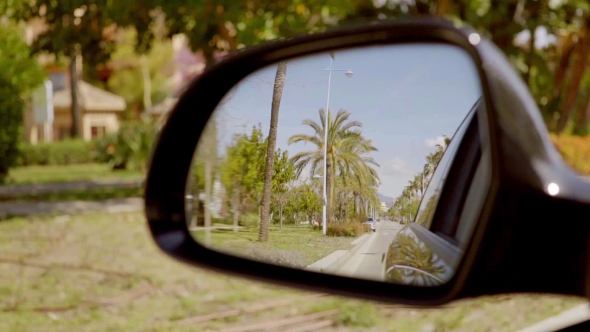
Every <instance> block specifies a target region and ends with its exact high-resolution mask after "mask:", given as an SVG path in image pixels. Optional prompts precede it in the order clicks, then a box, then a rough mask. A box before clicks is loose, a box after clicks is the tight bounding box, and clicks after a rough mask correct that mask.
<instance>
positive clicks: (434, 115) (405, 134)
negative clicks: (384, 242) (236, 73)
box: [216, 44, 481, 197]
mask: <svg viewBox="0 0 590 332" xmlns="http://www.w3.org/2000/svg"><path fill="white" fill-rule="evenodd" d="M329 65H330V56H329V55H328V54H326V53H323V54H316V55H312V56H309V57H305V58H298V59H294V60H291V61H289V63H288V67H287V76H286V77H287V78H286V83H285V87H284V91H283V96H282V100H281V108H280V114H279V126H278V137H277V147H279V148H281V149H287V150H288V151H289V155H294V154H295V153H297V152H299V151H303V150H308V149H310V148H311V145H307V146H304V145H303V144H302V143H298V144H294V145H288V144H287V140H288V139H289V137H290V136H292V135H294V134H297V133H308V134H312V131H311V128H309V127H307V126H303V125H301V122H302V121H303V120H304V119H308V118H309V119H313V120H315V121H316V122H319V114H318V110H319V109H320V108H325V107H326V101H327V90H328V71H326V70H325V69H327V68H328V67H329ZM332 68H333V69H345V70H352V71H353V72H354V75H353V76H352V77H350V78H348V77H346V76H345V74H344V71H333V72H332V86H331V92H330V94H331V95H330V109H331V110H332V112H336V111H337V110H339V109H345V110H346V111H348V112H350V113H351V117H350V120H357V121H360V122H362V124H363V127H362V130H363V135H364V136H365V137H366V138H368V139H371V140H373V145H374V146H375V147H377V148H378V149H379V151H378V152H375V153H373V155H372V156H373V157H374V158H375V160H376V161H377V162H378V163H379V164H380V167H379V168H378V169H377V170H378V173H379V175H380V177H381V182H382V185H381V186H380V188H379V192H380V193H381V194H383V195H386V196H391V197H396V196H398V195H399V194H400V193H401V191H402V189H403V187H404V186H405V185H406V184H407V182H408V181H409V180H410V179H412V178H413V176H414V174H415V173H416V172H418V171H419V170H421V169H422V167H423V165H424V163H425V157H426V155H427V154H429V153H430V152H432V151H434V145H435V144H436V143H437V142H440V140H441V135H443V134H447V135H448V136H452V134H453V133H454V132H455V130H456V129H457V128H458V126H459V124H460V123H461V121H462V120H463V118H464V117H465V116H466V115H467V113H468V112H469V110H470V109H471V107H472V106H473V104H474V103H475V101H476V100H477V99H478V98H479V97H480V95H481V88H480V83H479V80H478V77H477V74H476V71H475V70H476V69H475V65H474V64H473V63H472V62H471V60H470V59H469V57H468V55H467V54H465V53H464V51H462V50H461V49H459V48H456V47H454V46H450V45H442V44H413V45H410V44H408V45H388V46H374V47H366V48H361V49H348V50H339V51H336V52H335V60H334V62H333V65H332ZM275 72H276V65H274V66H270V67H268V68H265V69H263V70H260V71H258V72H256V73H253V74H251V75H250V76H249V77H247V78H245V79H244V80H243V81H242V82H241V83H239V84H238V85H237V86H236V89H235V91H234V92H233V93H232V94H231V98H228V102H227V103H225V104H224V105H223V106H220V107H218V109H217V111H216V112H218V113H219V117H218V119H219V120H220V122H219V126H220V131H219V132H220V140H221V142H222V143H221V144H222V145H225V144H228V143H229V141H230V140H231V137H232V136H233V134H235V133H245V132H250V130H251V127H252V126H253V125H257V124H258V123H261V124H262V128H263V130H264V132H265V135H267V134H268V129H269V123H270V107H271V101H272V88H273V82H274V76H275ZM222 149H223V148H222ZM308 175H309V174H308V173H307V172H305V173H304V174H303V176H308Z"/></svg>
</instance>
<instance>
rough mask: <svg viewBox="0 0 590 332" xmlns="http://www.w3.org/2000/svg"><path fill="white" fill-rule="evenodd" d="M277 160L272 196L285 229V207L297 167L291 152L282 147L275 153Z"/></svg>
mask: <svg viewBox="0 0 590 332" xmlns="http://www.w3.org/2000/svg"><path fill="white" fill-rule="evenodd" d="M274 158H275V162H274V169H273V175H272V196H273V200H274V202H275V205H276V206H277V208H278V212H279V223H280V225H281V229H283V207H284V206H285V202H286V200H287V198H288V197H289V194H290V193H289V190H290V189H291V188H290V187H291V186H292V182H293V180H294V179H295V169H294V168H293V163H291V161H290V160H289V152H288V151H281V150H280V149H278V150H277V152H276V153H275V154H274Z"/></svg>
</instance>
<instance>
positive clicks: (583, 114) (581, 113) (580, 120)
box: [574, 93, 590, 136]
mask: <svg viewBox="0 0 590 332" xmlns="http://www.w3.org/2000/svg"><path fill="white" fill-rule="evenodd" d="M589 106H590V93H586V96H585V97H584V100H583V101H582V102H581V103H580V105H579V107H578V111H577V113H576V126H575V127H574V135H578V136H586V135H588V112H589V111H590V107H589Z"/></svg>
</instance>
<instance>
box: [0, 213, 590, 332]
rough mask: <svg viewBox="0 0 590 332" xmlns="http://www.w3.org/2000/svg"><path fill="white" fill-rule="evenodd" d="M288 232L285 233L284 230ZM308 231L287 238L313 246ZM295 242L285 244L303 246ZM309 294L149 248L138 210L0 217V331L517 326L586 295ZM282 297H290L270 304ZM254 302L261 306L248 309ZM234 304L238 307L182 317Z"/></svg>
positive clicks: (275, 235) (493, 328) (471, 328)
mask: <svg viewBox="0 0 590 332" xmlns="http://www.w3.org/2000/svg"><path fill="white" fill-rule="evenodd" d="M301 231H303V230H301ZM251 233H254V232H251ZM279 233H280V231H276V230H274V231H273V232H272V233H271V241H272V240H275V241H277V242H282V243H285V245H287V244H288V243H290V242H291V241H288V240H286V239H283V240H280V241H279V239H281V235H280V234H279ZM296 233H297V232H291V233H289V232H284V234H285V237H286V236H287V235H288V234H291V235H293V234H296ZM245 236H246V235H245ZM251 236H252V235H248V236H246V237H248V238H249V239H252V238H251ZM314 236H315V235H309V234H307V235H306V234H305V233H301V234H297V235H293V237H294V238H297V239H306V240H311V241H312V242H311V243H315V242H313V239H314V238H315V237H314ZM225 240H226V241H225V242H223V243H226V244H227V243H228V242H227V241H231V240H230V237H226V238H225ZM244 241H249V242H253V241H250V240H245V239H244ZM347 241H351V239H350V238H348V239H347ZM299 242H300V241H295V244H289V245H294V246H295V247H297V248H303V247H304V246H303V245H301V244H299ZM302 243H305V242H304V241H303V242H302ZM291 248H293V247H291ZM301 250H303V249H301ZM309 296H310V293H308V292H303V291H301V290H295V289H288V288H282V287H277V286H272V285H269V284H263V283H259V282H256V281H248V280H244V279H240V278H237V277H232V276H229V275H223V274H218V273H213V272H210V271H207V270H206V269H199V268H193V267H189V266H186V265H182V264H180V263H178V262H176V261H174V260H171V259H170V258H168V257H166V256H165V255H164V254H162V253H161V252H160V251H159V250H158V249H157V248H156V247H155V246H154V243H153V240H152V239H151V238H150V237H149V234H148V230H147V227H146V225H145V220H144V217H143V213H123V214H85V215H72V216H61V217H30V218H13V219H10V220H7V221H4V222H2V223H0V331H216V330H221V329H226V328H234V327H238V326H247V325H251V324H256V323H262V322H267V321H271V320H278V319H284V318H290V317H295V316H300V315H304V314H309V313H314V312H322V311H326V310H331V309H337V310H339V312H338V313H337V314H335V315H334V316H332V317H331V319H332V320H333V321H334V326H332V327H331V328H324V329H322V331H328V332H329V331H423V330H424V328H425V327H427V326H430V327H434V328H435V329H436V330H437V331H473V332H479V331H482V332H483V331H515V330H518V329H520V328H523V327H525V326H527V325H530V324H532V323H535V322H537V321H539V320H542V319H544V318H546V317H548V316H550V315H553V314H556V313H558V312H560V311H563V310H565V309H568V308H570V307H572V306H575V305H578V304H581V303H584V301H585V300H584V299H579V298H570V297H560V296H542V295H504V296H496V297H483V298H478V299H474V300H468V301H461V302H457V303H453V304H452V306H449V307H446V308H445V307H442V308H438V309H422V310H419V309H413V308H411V309H410V308H402V307H396V306H387V305H383V304H378V303H373V302H369V301H359V300H353V299H345V298H341V297H334V296H324V297H316V298H313V299H310V298H309ZM286 300H288V301H291V302H289V303H284V304H283V305H275V304H273V303H275V302H276V301H286ZM109 301H110V302H109ZM100 302H102V303H103V304H102V305H99V304H97V303H100ZM260 304H266V305H267V308H266V309H265V310H261V311H257V312H252V311H248V310H252V309H254V308H256V307H257V306H258V305H260ZM234 309H241V310H244V311H242V312H240V313H239V314H230V315H228V316H227V317H224V318H218V319H209V320H203V321H200V322H192V323H191V322H187V321H183V319H185V318H190V317H195V316H201V315H210V314H219V313H223V312H226V311H227V310H234ZM290 328H293V326H289V329H290ZM276 330H288V328H280V329H276Z"/></svg>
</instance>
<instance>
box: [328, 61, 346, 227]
mask: <svg viewBox="0 0 590 332" xmlns="http://www.w3.org/2000/svg"><path fill="white" fill-rule="evenodd" d="M333 62H334V53H332V52H330V67H328V69H326V70H327V71H328V97H327V101H326V116H325V119H324V122H325V125H324V173H323V174H324V175H323V177H322V180H323V181H322V182H323V184H322V186H323V195H322V196H323V201H324V202H323V206H322V234H323V235H324V236H326V214H327V210H328V195H327V189H326V184H327V183H326V181H327V180H326V179H327V178H328V177H327V174H326V163H327V160H328V125H329V123H330V88H331V87H332V72H333V71H344V75H346V77H348V78H350V77H352V75H353V74H354V73H353V72H352V71H351V70H350V69H333V68H332V63H333Z"/></svg>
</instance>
